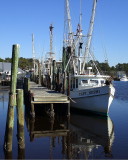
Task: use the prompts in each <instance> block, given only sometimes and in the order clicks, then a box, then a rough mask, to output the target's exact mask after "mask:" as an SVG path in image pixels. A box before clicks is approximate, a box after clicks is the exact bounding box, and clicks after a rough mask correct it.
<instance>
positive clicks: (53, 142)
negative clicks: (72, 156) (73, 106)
mask: <svg viewBox="0 0 128 160" xmlns="http://www.w3.org/2000/svg"><path fill="white" fill-rule="evenodd" d="M25 119H26V126H27V129H28V131H29V137H30V141H31V142H32V141H34V139H36V138H41V137H49V138H50V140H49V153H50V155H49V158H50V159H53V158H54V157H53V152H54V151H53V150H54V148H55V147H56V146H57V145H58V144H59V145H61V147H60V148H62V150H61V153H62V154H63V155H64V157H65V158H67V146H68V141H69V140H68V139H67V138H68V134H69V117H67V114H65V115H62V114H60V112H58V111H55V115H54V116H50V114H49V113H48V112H47V111H46V112H45V113H43V112H42V114H41V115H38V114H37V113H36V116H35V118H33V117H32V116H30V114H28V113H27V114H26V116H25Z"/></svg>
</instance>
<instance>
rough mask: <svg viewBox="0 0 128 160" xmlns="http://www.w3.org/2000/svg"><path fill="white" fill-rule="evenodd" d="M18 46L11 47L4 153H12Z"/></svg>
mask: <svg viewBox="0 0 128 160" xmlns="http://www.w3.org/2000/svg"><path fill="white" fill-rule="evenodd" d="M19 48H20V47H19V45H18V44H16V45H13V47H12V65H11V87H10V94H9V104H8V113H7V121H6V130H5V142H4V148H5V150H6V151H8V152H11V151H12V138H13V126H14V106H16V84H17V71H18V56H19Z"/></svg>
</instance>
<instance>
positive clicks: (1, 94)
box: [0, 89, 9, 103]
mask: <svg viewBox="0 0 128 160" xmlns="http://www.w3.org/2000/svg"><path fill="white" fill-rule="evenodd" d="M8 95H9V90H8V89H7V90H3V89H2V90H1V89H0V102H3V103H4V102H8V99H9V96H8Z"/></svg>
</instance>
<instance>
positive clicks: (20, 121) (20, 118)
mask: <svg viewBox="0 0 128 160" xmlns="http://www.w3.org/2000/svg"><path fill="white" fill-rule="evenodd" d="M23 104H24V101H23V90H22V89H17V133H18V134H17V135H18V136H17V138H18V148H20V149H24V148H25V141H24V108H23Z"/></svg>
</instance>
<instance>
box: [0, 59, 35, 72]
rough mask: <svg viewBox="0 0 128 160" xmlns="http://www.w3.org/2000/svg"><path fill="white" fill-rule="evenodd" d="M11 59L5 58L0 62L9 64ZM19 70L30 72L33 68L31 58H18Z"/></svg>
mask: <svg viewBox="0 0 128 160" xmlns="http://www.w3.org/2000/svg"><path fill="white" fill-rule="evenodd" d="M11 61H12V59H11V58H5V59H1V58H0V62H10V63H11ZM19 68H21V69H22V70H30V69H32V68H33V59H32V58H23V57H20V58H19Z"/></svg>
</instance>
